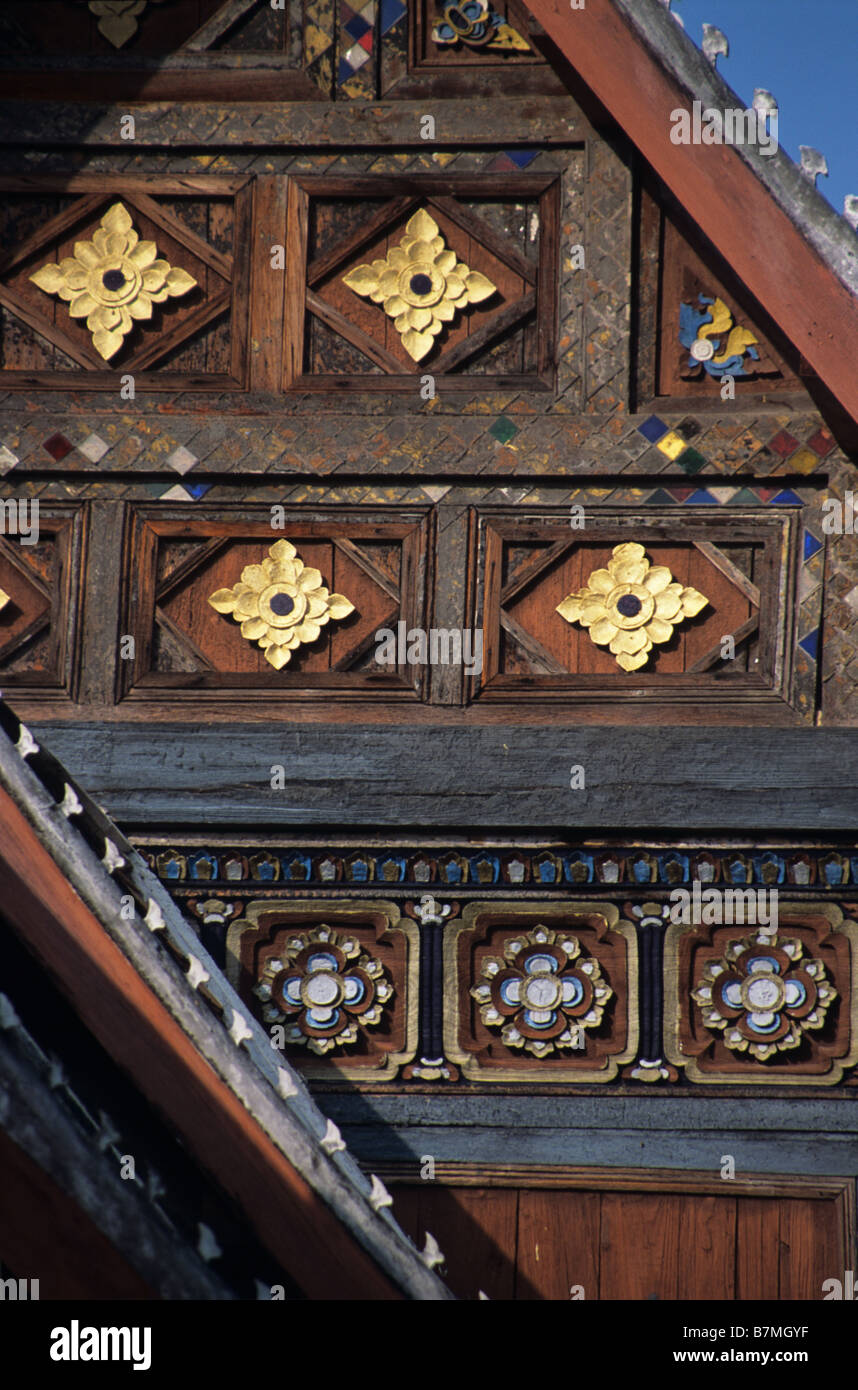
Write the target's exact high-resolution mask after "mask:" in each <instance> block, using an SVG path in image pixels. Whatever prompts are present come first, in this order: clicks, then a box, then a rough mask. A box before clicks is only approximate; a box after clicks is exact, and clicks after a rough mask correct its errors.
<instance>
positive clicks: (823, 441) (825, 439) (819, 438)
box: [807, 430, 834, 458]
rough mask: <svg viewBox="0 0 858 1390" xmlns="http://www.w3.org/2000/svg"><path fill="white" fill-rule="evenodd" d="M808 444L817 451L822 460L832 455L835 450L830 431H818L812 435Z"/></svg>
mask: <svg viewBox="0 0 858 1390" xmlns="http://www.w3.org/2000/svg"><path fill="white" fill-rule="evenodd" d="M807 442H808V446H809V447H810V448H811V449H815V450H816V452H817V453H818V454H819V457H820V458H825V456H826V454H830V453H831V450H832V449H833V448H834V440H833V439H832V437H831V435H830V434H829V433H828V430H817V431H816V434H814V435H812V436H811V438H810V439H809V440H808V441H807Z"/></svg>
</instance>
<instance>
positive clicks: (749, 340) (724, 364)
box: [679, 294, 760, 381]
mask: <svg viewBox="0 0 858 1390" xmlns="http://www.w3.org/2000/svg"><path fill="white" fill-rule="evenodd" d="M698 299H699V301H700V304H701V305H703V306H704V307H703V308H702V309H695V307H694V305H693V304H680V306H679V341H680V343H681V344H682V346H683V347H686V348H688V351H689V353H690V357H689V362H688V365H689V367H692V368H693V367H702V368H703V369H704V371H706V372H708V374H709V376H714V377H715V378H716V379H717V380H719V381H720V379H721V377H722V376H735V377H743V376H749V375H750V373H749V372H747V371H746V370H745V356H746V355H747V356H748V357H751V358H752V359H753V360H754V361H755V362H758V361H759V358H760V354H759V353H758V352H757V349H756V347H755V346H754V344H756V343H758V342H759V339H758V338H755V337H754V335H753V333H752V332H751V331H750V329H748V328H742V327H740V326H739V324H734V323H733V315H732V313H731V312H730V310H729V309H728V308H727V305H726V304H725V303H724V301H723V299H708V298H707V297H706V296H705V295H702V294H701V295H698ZM725 333H726V335H727V337H726V341H724V342H723V344H722V343H721V342H720V341H719V339H721V338H722V337H723V335H724V334H725ZM713 339H715V341H714V342H713ZM716 348H718V349H720V351H716Z"/></svg>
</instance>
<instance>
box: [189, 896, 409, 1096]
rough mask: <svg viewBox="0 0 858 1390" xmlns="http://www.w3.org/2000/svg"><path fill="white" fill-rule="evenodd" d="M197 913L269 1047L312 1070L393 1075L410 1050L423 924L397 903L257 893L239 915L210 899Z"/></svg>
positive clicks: (330, 1076) (327, 1075)
mask: <svg viewBox="0 0 858 1390" xmlns="http://www.w3.org/2000/svg"><path fill="white" fill-rule="evenodd" d="M199 915H200V918H201V920H202V921H204V922H205V923H206V925H207V926H209V927H211V926H214V925H217V926H218V927H219V928H220V929H221V931H222V932H223V934H224V936H225V943H226V969H227V975H228V977H229V979H230V982H231V983H232V984H233V985H234V986H235V987H236V989H237V990H238V992H239V993H240V995H241V996H242V998H243V999H244V1000H245V1002H246V1003H248V1004H249V1005H250V1007H251V1008H252V1010H253V1012H254V1013H255V1015H256V1017H257V1018H258V1019H259V1020H260V1022H261V1023H262V1024H263V1026H264V1027H265V1028H266V1029H267V1031H268V1033H269V1036H270V1039H271V1045H272V1047H274V1048H279V1049H281V1050H283V1051H284V1052H285V1053H286V1054H287V1055H288V1056H289V1058H290V1060H291V1061H293V1062H294V1063H295V1065H297V1066H298V1067H299V1068H300V1069H301V1070H302V1071H303V1072H305V1073H306V1074H307V1076H309V1077H313V1078H315V1079H316V1080H328V1081H331V1080H335V1079H337V1078H340V1079H346V1078H351V1079H355V1080H368V1081H389V1080H391V1079H392V1078H393V1077H394V1076H395V1075H396V1074H397V1072H398V1070H399V1068H400V1066H402V1065H403V1064H404V1063H407V1062H410V1061H412V1060H413V1058H414V1056H415V1053H416V1050H417V1043H418V1033H417V1028H418V1017H417V1004H418V995H417V981H418V932H417V927H416V925H415V923H414V922H412V921H409V920H408V919H407V918H404V917H401V916H400V912H399V908H398V907H397V906H396V905H395V904H394V903H391V902H381V901H365V902H360V903H358V902H354V901H350V900H342V899H333V900H328V901H326V902H322V901H320V900H318V899H304V900H296V899H292V900H280V899H273V900H265V901H261V900H259V899H257V900H255V901H252V902H248V903H246V904H245V906H244V910H243V915H242V916H241V917H238V918H236V917H235V915H234V904H229V903H221V902H219V901H218V900H209V901H208V902H207V903H204V904H202V905H201V911H200V914H199ZM227 922H229V923H230V925H229V926H228V927H227V925H226V924H227Z"/></svg>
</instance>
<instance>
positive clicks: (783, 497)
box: [772, 487, 801, 507]
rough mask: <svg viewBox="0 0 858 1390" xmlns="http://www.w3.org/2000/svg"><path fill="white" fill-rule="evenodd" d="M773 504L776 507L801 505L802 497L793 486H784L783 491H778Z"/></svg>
mask: <svg viewBox="0 0 858 1390" xmlns="http://www.w3.org/2000/svg"><path fill="white" fill-rule="evenodd" d="M772 504H773V505H774V506H776V507H800V506H801V498H800V497H799V496H798V493H795V492H793V491H792V488H788V487H787V488H784V490H783V492H778V493H776V494H775V496H774V497H773V498H772Z"/></svg>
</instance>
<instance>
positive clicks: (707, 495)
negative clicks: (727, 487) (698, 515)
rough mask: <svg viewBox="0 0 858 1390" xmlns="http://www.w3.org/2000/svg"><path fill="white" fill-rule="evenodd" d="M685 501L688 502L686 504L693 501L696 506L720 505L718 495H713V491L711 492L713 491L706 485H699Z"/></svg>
mask: <svg viewBox="0 0 858 1390" xmlns="http://www.w3.org/2000/svg"><path fill="white" fill-rule="evenodd" d="M685 502H686V506H687V505H688V503H689V502H691V503H693V504H694V506H697V507H699V506H708V507H717V506H718V498H717V497H713V496H712V493H711V492H708V491H707V489H706V488H705V487H699V488H697V490H696V492H692V494H691V496H690V497H686V499H685Z"/></svg>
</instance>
